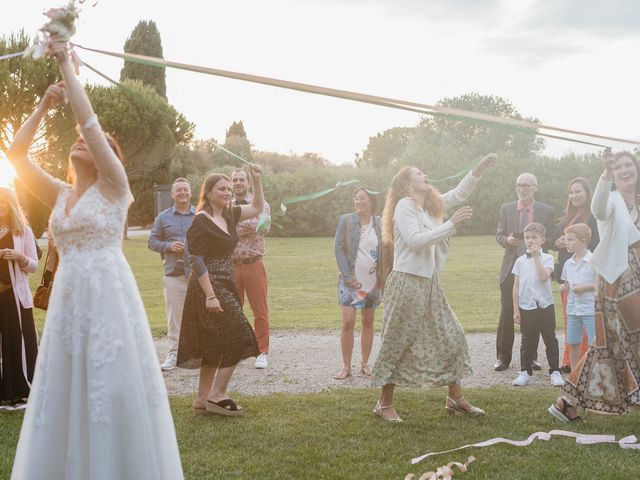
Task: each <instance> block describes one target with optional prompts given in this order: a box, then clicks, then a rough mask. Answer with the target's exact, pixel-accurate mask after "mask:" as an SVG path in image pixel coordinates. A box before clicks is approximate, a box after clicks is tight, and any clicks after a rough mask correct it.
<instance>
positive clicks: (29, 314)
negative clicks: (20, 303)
mask: <svg viewBox="0 0 640 480" xmlns="http://www.w3.org/2000/svg"><path fill="white" fill-rule="evenodd" d="M20 313H21V315H22V325H21V324H20V319H19V318H18V309H17V307H16V301H15V298H14V295H13V290H7V291H5V292H2V293H0V339H1V340H2V341H1V343H0V345H1V348H0V351H1V354H2V362H1V364H2V368H0V401H5V400H6V401H15V400H20V399H23V398H27V397H28V396H29V385H28V384H27V380H26V379H25V378H24V375H25V372H24V371H23V366H22V344H23V341H24V346H25V352H24V353H25V358H26V370H27V371H26V374H27V378H28V380H29V382H31V380H32V379H33V371H34V369H35V365H36V356H37V354H38V345H37V342H38V340H37V338H38V337H37V335H36V328H35V326H34V323H33V310H32V309H31V308H21V309H20Z"/></svg>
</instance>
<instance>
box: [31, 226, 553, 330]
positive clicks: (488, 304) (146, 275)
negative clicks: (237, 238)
mask: <svg viewBox="0 0 640 480" xmlns="http://www.w3.org/2000/svg"><path fill="white" fill-rule="evenodd" d="M125 251H126V254H127V258H128V259H129V262H130V263H131V266H132V268H133V271H134V273H135V276H136V279H137V280H138V287H139V288H140V292H141V294H142V298H143V300H144V304H145V307H146V309H147V315H148V317H149V323H150V325H151V330H152V331H153V334H154V335H163V334H165V333H166V320H165V310H164V299H163V296H162V263H161V261H160V256H159V255H158V254H156V253H154V252H151V251H150V250H148V249H147V243H146V238H135V239H131V240H128V241H127V242H126V243H125ZM502 252H503V250H502V248H501V247H500V246H499V245H498V244H497V243H496V241H495V239H494V238H493V237H490V236H473V237H454V239H453V242H452V246H451V254H450V257H449V260H448V262H447V266H446V269H445V272H444V273H443V274H442V279H443V283H444V290H445V293H446V295H447V297H448V299H449V302H450V303H451V305H452V306H453V309H454V311H455V312H456V313H457V315H458V318H459V319H460V321H461V322H462V325H463V326H464V328H465V330H466V331H467V332H479V331H483V332H492V331H495V329H496V327H497V324H498V315H499V313H500V290H499V287H498V272H499V269H500V264H501V261H502ZM41 263H42V262H41ZM266 264H267V269H268V275H269V309H270V315H269V316H270V319H269V320H270V323H271V328H272V329H321V330H325V329H337V328H339V324H340V310H339V308H338V305H337V297H336V285H337V278H338V268H337V266H336V262H335V258H334V256H333V239H332V238H268V239H267V256H266ZM39 280H40V276H39V274H38V275H32V276H31V281H32V286H33V288H34V289H35V287H36V285H37V283H38V281H39ZM558 302H559V300H558ZM247 313H248V314H249V316H251V310H250V309H247ZM557 313H559V312H557ZM381 319H382V315H381V312H379V313H378V315H377V322H376V326H377V327H378V328H379V327H380V323H381ZM43 322H44V315H43V314H42V312H39V311H37V312H36V323H37V325H38V328H39V329H41V328H42V325H43ZM561 322H562V316H561V315H558V326H559V327H560V326H561V325H562V323H561Z"/></svg>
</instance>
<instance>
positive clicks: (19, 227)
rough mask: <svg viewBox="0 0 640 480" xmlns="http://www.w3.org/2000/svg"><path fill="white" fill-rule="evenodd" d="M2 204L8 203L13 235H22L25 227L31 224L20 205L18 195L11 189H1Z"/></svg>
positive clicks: (10, 226)
mask: <svg viewBox="0 0 640 480" xmlns="http://www.w3.org/2000/svg"><path fill="white" fill-rule="evenodd" d="M0 202H3V203H6V204H7V205H8V206H9V228H10V229H11V233H12V234H15V235H22V234H23V233H24V229H25V227H26V226H28V225H29V223H28V222H27V219H26V217H25V216H24V213H23V212H22V209H21V208H20V205H19V204H18V198H17V197H16V194H15V193H14V192H13V190H11V189H10V188H7V187H0Z"/></svg>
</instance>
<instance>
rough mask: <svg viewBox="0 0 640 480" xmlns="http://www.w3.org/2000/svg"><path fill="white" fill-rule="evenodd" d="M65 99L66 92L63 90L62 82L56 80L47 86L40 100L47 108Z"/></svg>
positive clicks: (63, 101)
mask: <svg viewBox="0 0 640 480" xmlns="http://www.w3.org/2000/svg"><path fill="white" fill-rule="evenodd" d="M66 99H67V94H66V92H65V90H64V82H58V83H54V84H53V85H49V86H48V87H47V90H46V91H45V92H44V96H43V97H42V100H41V102H42V104H43V105H45V106H46V107H47V109H49V108H53V107H55V106H57V105H60V104H61V103H65V101H66Z"/></svg>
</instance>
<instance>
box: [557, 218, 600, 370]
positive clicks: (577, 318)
mask: <svg viewBox="0 0 640 480" xmlns="http://www.w3.org/2000/svg"><path fill="white" fill-rule="evenodd" d="M565 238H566V247H567V251H568V252H569V253H573V256H572V257H571V258H570V259H569V260H567V261H566V262H565V264H564V267H563V269H562V276H561V277H560V278H561V280H562V281H563V282H564V283H563V284H562V285H561V286H560V290H561V291H565V290H566V291H568V292H569V295H568V297H567V343H568V344H569V361H570V364H571V368H573V367H574V366H575V365H577V364H578V360H580V346H581V343H582V329H583V327H584V329H585V330H586V332H587V340H588V342H589V345H591V343H592V342H593V339H594V338H595V336H596V323H595V316H594V315H595V299H594V290H595V286H596V272H595V270H594V269H593V267H592V266H591V264H590V263H589V259H590V258H591V255H592V254H591V252H590V251H589V249H587V245H589V241H590V240H591V228H589V225H586V224H584V223H576V224H574V225H571V226H570V227H569V228H567V230H566V236H565Z"/></svg>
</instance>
